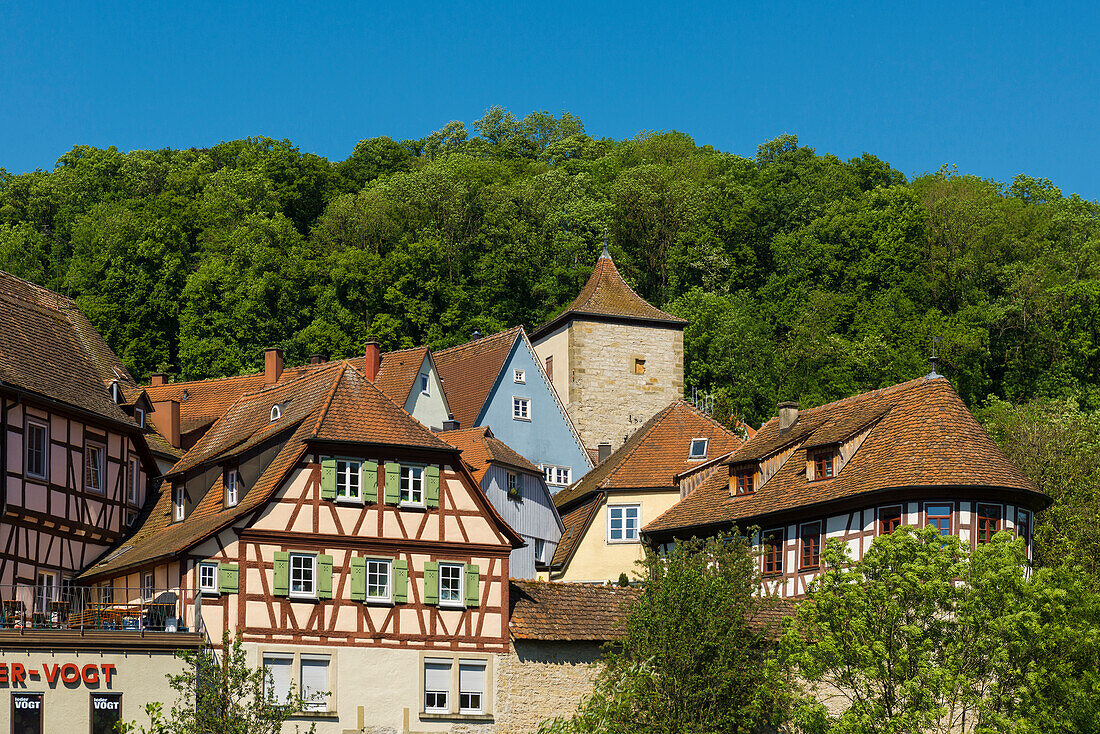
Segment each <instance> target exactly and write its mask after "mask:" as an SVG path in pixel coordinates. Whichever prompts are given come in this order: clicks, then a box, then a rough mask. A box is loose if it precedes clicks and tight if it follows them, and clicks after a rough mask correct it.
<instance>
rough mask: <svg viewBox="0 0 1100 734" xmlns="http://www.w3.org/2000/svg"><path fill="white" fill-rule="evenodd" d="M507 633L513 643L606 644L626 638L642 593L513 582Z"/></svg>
mask: <svg viewBox="0 0 1100 734" xmlns="http://www.w3.org/2000/svg"><path fill="white" fill-rule="evenodd" d="M510 583H511V589H510V590H509V594H508V604H509V606H510V607H511V614H510V617H511V619H510V621H509V622H508V631H509V633H510V634H511V637H512V639H513V640H557V641H563V642H584V641H591V642H607V641H609V640H616V639H618V638H620V637H622V635H623V632H624V630H623V627H622V625H623V620H624V619H626V615H627V613H628V612H629V609H630V605H631V604H633V603H634V602H635V601H637V599H638V597H639V596H640V595H641V593H642V590H641V589H640V588H638V587H635V586H602V585H597V584H568V583H555V582H548V581H512V582H510Z"/></svg>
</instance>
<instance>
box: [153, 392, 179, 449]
mask: <svg viewBox="0 0 1100 734" xmlns="http://www.w3.org/2000/svg"><path fill="white" fill-rule="evenodd" d="M149 422H150V423H152V424H153V428H155V429H156V430H157V433H159V434H160V435H162V436H164V439H165V440H166V441H167V442H168V443H170V444H172V445H173V446H175V447H176V448H177V449H178V448H179V447H180V404H179V401H177V400H158V401H156V402H155V403H153V413H152V414H151V415H150V416H149Z"/></svg>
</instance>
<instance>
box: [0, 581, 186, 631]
mask: <svg viewBox="0 0 1100 734" xmlns="http://www.w3.org/2000/svg"><path fill="white" fill-rule="evenodd" d="M183 611H184V605H183V603H182V601H181V600H180V598H179V594H177V593H176V592H175V591H171V590H158V589H149V588H144V589H133V588H124V587H118V586H116V587H114V588H112V589H110V591H107V590H105V589H102V588H87V587H81V586H72V587H70V586H65V587H59V586H48V587H43V586H31V585H23V584H17V585H14V586H12V585H6V586H5V585H0V631H12V630H15V631H22V630H77V631H84V630H118V631H132V632H145V631H150V632H187V631H188V630H187V628H186V627H185V626H183V624H181V622H182V620H183V619H184V616H183Z"/></svg>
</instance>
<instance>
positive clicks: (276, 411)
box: [271, 403, 283, 421]
mask: <svg viewBox="0 0 1100 734" xmlns="http://www.w3.org/2000/svg"><path fill="white" fill-rule="evenodd" d="M282 417H283V408H282V406H280V405H279V404H278V403H276V404H275V405H272V406H271V420H273V421H277V420H279V419H280V418H282Z"/></svg>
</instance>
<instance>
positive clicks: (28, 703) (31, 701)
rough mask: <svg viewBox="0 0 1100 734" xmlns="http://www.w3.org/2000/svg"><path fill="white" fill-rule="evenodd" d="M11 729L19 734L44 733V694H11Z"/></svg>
mask: <svg viewBox="0 0 1100 734" xmlns="http://www.w3.org/2000/svg"><path fill="white" fill-rule="evenodd" d="M11 730H12V731H17V732H19V734H42V694H41V693H13V694H11Z"/></svg>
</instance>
